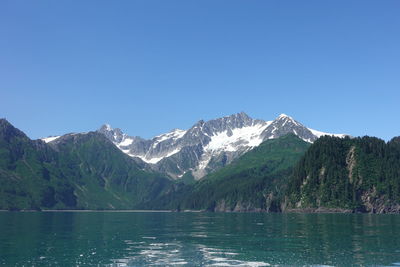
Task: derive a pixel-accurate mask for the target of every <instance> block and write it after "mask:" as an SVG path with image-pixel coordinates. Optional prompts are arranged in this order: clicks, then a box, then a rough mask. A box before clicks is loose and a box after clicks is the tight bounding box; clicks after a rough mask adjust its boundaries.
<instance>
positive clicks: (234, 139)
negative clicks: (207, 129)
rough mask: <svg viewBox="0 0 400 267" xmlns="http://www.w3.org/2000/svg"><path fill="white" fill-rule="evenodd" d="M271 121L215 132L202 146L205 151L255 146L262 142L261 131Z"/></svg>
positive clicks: (233, 149) (235, 149)
mask: <svg viewBox="0 0 400 267" xmlns="http://www.w3.org/2000/svg"><path fill="white" fill-rule="evenodd" d="M271 123H272V122H271V121H268V122H266V123H260V124H256V125H252V126H248V127H242V128H236V129H232V130H231V131H229V133H228V131H224V132H219V133H216V134H215V135H213V136H211V141H210V142H209V143H208V145H206V146H205V147H204V150H205V151H213V152H222V151H237V150H238V147H240V146H245V147H255V146H258V145H259V144H261V143H262V141H263V139H262V138H261V137H260V135H261V133H262V132H263V131H264V129H265V128H267V127H268V126H269V125H270V124H271Z"/></svg>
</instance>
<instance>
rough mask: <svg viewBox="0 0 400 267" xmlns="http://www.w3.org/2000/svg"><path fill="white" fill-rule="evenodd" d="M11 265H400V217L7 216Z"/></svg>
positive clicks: (0, 260) (0, 247)
mask: <svg viewBox="0 0 400 267" xmlns="http://www.w3.org/2000/svg"><path fill="white" fill-rule="evenodd" d="M0 227H1V228H0V265H4V266H107V267H111V266H112V267H114V266H116V267H117V266H118V267H120V266H152V265H154V266H326V265H327V266H400V240H399V237H400V216H398V215H369V214H363V215H362V214H261V213H226V214H224V213H145V212H143V213H137V212H41V213H40V212H24V213H17V212H0Z"/></svg>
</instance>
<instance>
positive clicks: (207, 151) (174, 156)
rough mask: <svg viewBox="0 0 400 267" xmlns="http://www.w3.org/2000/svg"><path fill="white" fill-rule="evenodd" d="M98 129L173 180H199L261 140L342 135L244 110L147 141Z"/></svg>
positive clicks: (114, 131)
mask: <svg viewBox="0 0 400 267" xmlns="http://www.w3.org/2000/svg"><path fill="white" fill-rule="evenodd" d="M98 132H100V133H103V134H104V135H105V136H106V137H107V138H108V139H109V140H111V141H112V142H113V143H114V144H115V145H116V146H117V147H118V148H119V149H120V150H122V151H123V152H124V153H126V154H128V155H129V156H131V157H136V158H140V159H141V160H143V161H144V162H146V163H148V164H149V165H150V166H151V167H152V168H153V169H154V170H156V171H160V172H163V173H166V174H168V175H169V176H171V177H173V178H175V179H179V178H182V177H184V176H185V177H194V178H195V179H200V178H201V177H203V176H205V175H206V174H207V173H210V172H212V171H214V170H216V169H218V168H221V167H223V166H225V165H226V164H229V163H230V162H231V161H232V160H234V159H235V158H237V157H239V156H241V155H242V154H244V153H245V152H247V151H249V150H250V149H252V148H254V147H256V146H258V145H259V144H261V143H262V142H263V141H265V140H267V139H273V138H278V137H281V136H283V135H286V134H288V133H294V134H296V135H297V136H299V137H300V138H301V139H303V140H305V141H307V142H314V141H315V140H316V139H317V138H319V137H320V136H322V135H334V136H339V137H343V136H345V135H335V134H329V133H324V132H320V131H316V130H313V129H309V128H307V127H305V126H303V125H302V124H301V123H299V122H297V121H296V120H294V119H293V118H291V117H290V116H287V115H285V114H281V115H280V116H279V117H277V118H276V119H275V120H273V121H263V120H257V119H252V118H251V117H249V116H248V115H247V114H245V113H244V112H241V113H238V114H234V115H231V116H227V117H223V118H219V119H214V120H210V121H206V122H205V121H203V120H200V121H199V122H197V123H196V124H195V125H193V126H192V127H191V128H190V129H188V130H181V129H174V130H172V131H170V132H168V133H165V134H161V135H158V136H156V137H154V138H152V139H150V140H146V139H143V138H141V137H132V136H128V135H127V134H125V133H123V132H122V131H121V130H120V129H118V128H116V129H114V128H111V126H110V125H107V124H106V125H103V126H102V127H101V128H100V129H99V130H98Z"/></svg>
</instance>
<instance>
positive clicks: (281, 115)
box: [276, 113, 293, 120]
mask: <svg viewBox="0 0 400 267" xmlns="http://www.w3.org/2000/svg"><path fill="white" fill-rule="evenodd" d="M276 119H277V120H279V119H291V120H293V118H292V117H290V116H289V115H286V114H285V113H282V114H280V115H279V116H278V117H277V118H276Z"/></svg>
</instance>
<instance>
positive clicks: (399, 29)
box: [0, 0, 400, 140]
mask: <svg viewBox="0 0 400 267" xmlns="http://www.w3.org/2000/svg"><path fill="white" fill-rule="evenodd" d="M399 14H400V1H398V0H392V1H390V0H385V1H368V0H359V1H348V0H338V1H321V0H314V1H308V0H305V1H298V0H293V1H261V0H260V1H245V0H243V1H236V0H227V1H222V0H218V1H215V0H210V1H203V0H202V1H191V0H181V1H170V0H168V1H166V0H159V1H152V0H150V1H149V0H143V1H134V0H129V1H128V0H126V1H98V0H96V1H60V0H57V1H53V0H49V1H28V0H26V1H19V0H10V1H7V0H4V1H0V117H5V118H7V119H8V120H9V121H10V122H11V123H13V124H14V125H15V126H16V127H17V128H19V129H21V130H23V131H24V132H26V133H27V134H28V135H29V136H30V137H31V138H39V137H44V136H48V135H59V134H63V133H67V132H82V131H90V130H95V129H97V128H98V127H100V126H101V124H103V123H106V122H107V123H110V124H111V125H112V126H113V127H119V128H121V129H123V130H124V131H125V132H127V133H128V134H130V135H139V136H142V137H146V138H148V137H152V136H154V135H157V134H160V133H163V132H165V131H168V130H170V129H172V128H183V129H186V128H189V127H190V126H191V125H192V124H194V123H195V122H196V121H198V120H199V119H205V120H208V119H212V118H217V117H220V116H224V115H229V114H232V113H237V112H240V111H245V112H246V113H248V114H249V115H250V116H252V117H255V118H260V119H265V120H270V119H273V118H274V117H276V116H278V115H279V114H280V113H286V114H289V115H291V116H292V117H294V118H295V119H297V120H298V121H300V122H302V123H303V124H305V125H306V126H309V127H312V128H314V129H317V130H322V131H328V132H337V133H348V134H351V135H354V136H357V135H365V134H368V135H373V136H378V137H381V138H384V139H386V140H387V139H389V138H391V137H393V136H396V135H400V15H399Z"/></svg>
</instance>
